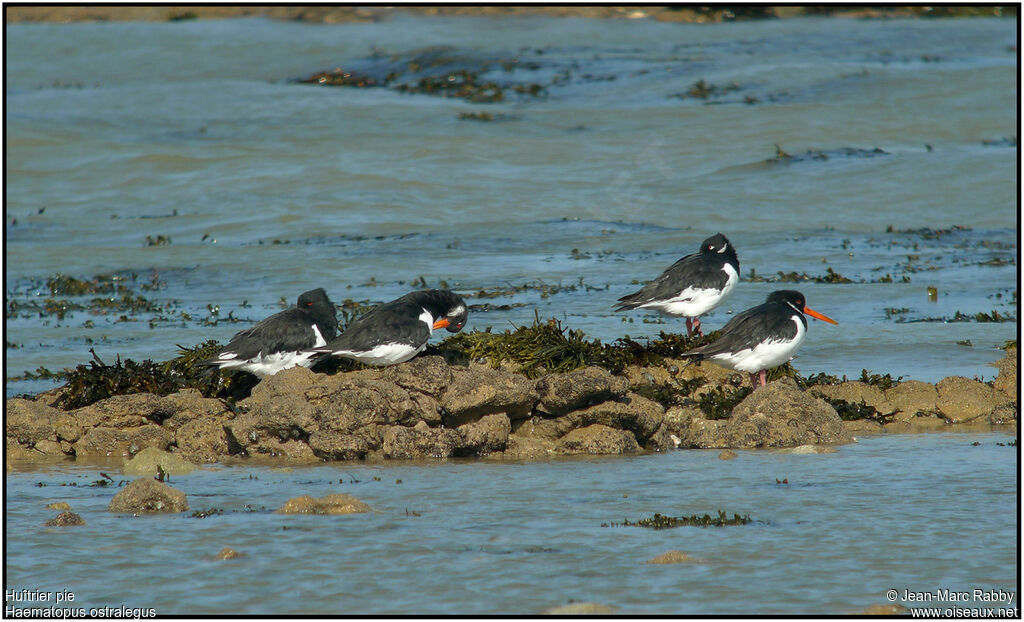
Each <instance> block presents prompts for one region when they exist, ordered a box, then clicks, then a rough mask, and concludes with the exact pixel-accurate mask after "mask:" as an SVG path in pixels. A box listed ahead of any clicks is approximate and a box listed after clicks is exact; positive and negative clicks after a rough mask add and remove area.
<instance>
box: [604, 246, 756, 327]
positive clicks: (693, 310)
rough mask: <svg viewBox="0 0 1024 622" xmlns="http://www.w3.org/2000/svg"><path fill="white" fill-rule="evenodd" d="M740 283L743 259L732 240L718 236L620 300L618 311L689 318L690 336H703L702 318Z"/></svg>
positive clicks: (687, 319) (687, 322) (616, 308)
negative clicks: (652, 310)
mask: <svg viewBox="0 0 1024 622" xmlns="http://www.w3.org/2000/svg"><path fill="white" fill-rule="evenodd" d="M739 280H740V260H739V259H738V258H737V257H736V251H735V250H734V249H733V247H732V244H730V243H729V240H728V239H727V238H726V237H725V236H724V235H722V234H721V233H716V234H715V235H713V236H711V237H710V238H708V239H706V240H704V241H703V242H701V244H700V251H698V252H696V253H694V254H692V255H687V256H686V257H683V258H682V259H680V260H679V261H677V262H675V263H674V264H672V266H671V267H669V269H668V270H665V272H663V273H662V274H661V276H659V277H658V278H656V279H654V280H653V281H651V282H650V283H648V284H647V285H644V287H643V288H642V289H641V290H640V291H638V292H635V293H632V294H630V295H628V296H623V297H622V298H619V304H618V306H617V307H615V310H616V311H623V310H625V309H637V308H640V309H655V310H657V311H661V312H662V313H665V314H668V315H681V316H683V317H685V318H686V334H687V335H693V333H694V332H696V333H697V334H698V335H702V334H703V333H702V332H701V329H700V317H698V316H700V315H702V314H704V313H707V312H708V311H710V310H711V309H714V308H715V307H716V306H718V304H719V303H720V302H722V301H723V300H725V297H726V296H728V295H729V294H730V293H731V292H732V289H733V287H735V286H736V282H737V281H739Z"/></svg>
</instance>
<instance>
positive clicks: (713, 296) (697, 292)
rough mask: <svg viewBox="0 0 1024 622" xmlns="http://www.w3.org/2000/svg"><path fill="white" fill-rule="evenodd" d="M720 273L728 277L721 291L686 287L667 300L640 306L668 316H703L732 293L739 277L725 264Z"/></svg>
mask: <svg viewBox="0 0 1024 622" xmlns="http://www.w3.org/2000/svg"><path fill="white" fill-rule="evenodd" d="M722 271H723V272H725V273H726V274H727V275H728V280H726V282H725V286H724V287H722V289H720V290H719V289H704V288H698V287H687V288H686V289H684V290H683V291H681V292H679V294H677V295H676V296H674V297H673V298H670V299H669V300H658V301H654V302H648V303H647V304H643V305H640V308H642V309H654V310H656V311H661V312H662V313H665V314H668V315H675V316H682V317H697V316H700V315H704V314H705V313H707V312H708V311H710V310H712V309H714V308H715V307H717V306H718V305H719V303H721V302H722V301H723V300H725V299H726V297H727V296H728V295H729V294H730V293H732V290H733V288H734V287H736V283H737V282H738V281H739V280H740V275H738V274H736V270H734V269H733V267H732V266H731V265H729V264H725V266H724V267H723V268H722Z"/></svg>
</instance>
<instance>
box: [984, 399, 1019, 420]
mask: <svg viewBox="0 0 1024 622" xmlns="http://www.w3.org/2000/svg"><path fill="white" fill-rule="evenodd" d="M986 419H987V422H988V423H990V424H992V425H1013V424H1016V423H1017V421H1018V420H1019V419H1020V407H1019V406H1017V404H1016V403H1014V402H1007V403H1005V404H1003V405H1001V406H996V407H995V410H993V411H992V412H991V413H990V414H989V415H988V417H986Z"/></svg>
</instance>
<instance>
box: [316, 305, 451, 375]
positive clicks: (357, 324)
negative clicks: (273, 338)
mask: <svg viewBox="0 0 1024 622" xmlns="http://www.w3.org/2000/svg"><path fill="white" fill-rule="evenodd" d="M466 316H467V311H466V303H465V302H464V301H463V300H462V298H461V297H460V296H459V295H458V294H454V293H452V292H450V291H448V290H446V289H425V290H422V291H418V292H412V293H409V294H406V295H404V296H402V297H401V298H398V299H396V300H392V301H391V302H386V303H384V304H382V305H380V306H377V307H374V308H373V309H370V310H369V311H367V312H366V313H365V314H364V315H362V316H361V317H360V318H359V319H357V320H356V321H354V322H352V323H351V324H349V326H348V328H347V329H345V332H344V333H342V334H341V336H339V337H338V338H337V339H334V340H333V341H331V342H330V343H328V344H327V345H326V346H323V347H318V348H313V349H312V352H314V353H327V354H330V355H331V356H340V357H344V358H348V359H353V360H356V361H359V362H361V363H366V364H368V365H395V364H396V363H402V362H405V361H408V360H409V359H411V358H412V357H414V356H416V355H417V354H419V353H420V352H422V351H423V349H424V348H426V347H427V340H429V339H430V336H431V335H432V334H433V333H434V331H435V330H437V329H438V328H446V329H448V331H449V332H452V333H457V332H459V331H460V330H462V327H463V326H465V325H466Z"/></svg>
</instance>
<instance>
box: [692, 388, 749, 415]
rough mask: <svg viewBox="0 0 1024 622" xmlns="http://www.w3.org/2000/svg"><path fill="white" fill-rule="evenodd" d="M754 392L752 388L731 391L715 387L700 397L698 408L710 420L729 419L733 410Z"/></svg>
mask: <svg viewBox="0 0 1024 622" xmlns="http://www.w3.org/2000/svg"><path fill="white" fill-rule="evenodd" d="M753 392H754V389H752V388H751V387H740V388H738V389H734V390H732V391H729V390H728V389H726V388H725V387H714V388H713V389H711V390H710V391H708V392H707V393H704V394H702V395H701V396H700V399H699V400H698V401H697V408H700V409H701V411H702V412H703V413H704V415H705V417H706V418H708V419H728V418H729V417H730V416H731V415H732V409H733V408H735V407H736V405H737V404H739V403H740V402H742V401H743V400H744V399H746V397H747V396H748V395H750V394H751V393H753Z"/></svg>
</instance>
